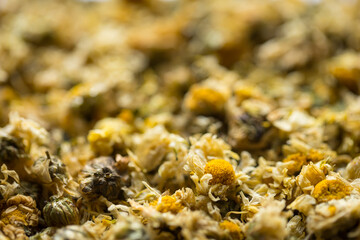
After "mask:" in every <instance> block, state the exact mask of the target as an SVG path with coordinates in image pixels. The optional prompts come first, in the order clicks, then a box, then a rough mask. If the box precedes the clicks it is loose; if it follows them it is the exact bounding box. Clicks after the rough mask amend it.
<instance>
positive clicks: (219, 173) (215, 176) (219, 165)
mask: <svg viewBox="0 0 360 240" xmlns="http://www.w3.org/2000/svg"><path fill="white" fill-rule="evenodd" d="M207 173H208V174H211V175H212V179H211V180H210V184H211V185H214V184H218V183H220V184H224V185H231V184H232V183H234V181H235V171H234V169H233V166H232V165H231V164H230V163H229V162H227V161H226V160H224V159H214V160H211V161H210V162H208V163H207V164H206V166H205V174H207Z"/></svg>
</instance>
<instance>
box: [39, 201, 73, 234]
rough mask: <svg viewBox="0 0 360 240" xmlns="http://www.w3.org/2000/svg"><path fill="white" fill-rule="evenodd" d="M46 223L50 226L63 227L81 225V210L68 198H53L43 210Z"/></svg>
mask: <svg viewBox="0 0 360 240" xmlns="http://www.w3.org/2000/svg"><path fill="white" fill-rule="evenodd" d="M43 214H44V219H45V222H46V224H47V225H48V226H54V227H62V226H65V225H72V224H79V221H80V216H79V210H78V209H77V207H76V206H75V204H74V203H73V202H72V201H71V200H70V199H69V198H66V197H60V198H56V197H51V198H50V202H48V203H47V204H46V205H45V207H44V208H43Z"/></svg>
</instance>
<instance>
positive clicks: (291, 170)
mask: <svg viewBox="0 0 360 240" xmlns="http://www.w3.org/2000/svg"><path fill="white" fill-rule="evenodd" d="M306 161H307V158H306V155H305V154H303V153H294V154H290V155H289V156H287V157H286V158H285V159H284V160H283V162H285V163H286V162H291V163H290V164H288V165H287V169H288V174H289V175H293V174H295V173H297V172H299V171H300V170H301V168H302V166H303V165H304V164H306Z"/></svg>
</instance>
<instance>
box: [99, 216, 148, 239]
mask: <svg viewBox="0 0 360 240" xmlns="http://www.w3.org/2000/svg"><path fill="white" fill-rule="evenodd" d="M103 239H109V240H116V239H129V240H149V239H150V234H149V233H148V232H147V230H146V228H145V227H144V225H142V224H141V223H140V221H138V220H137V219H136V218H134V217H128V216H127V217H121V218H119V219H117V221H116V223H115V224H113V225H111V226H110V229H109V230H108V231H107V232H105V234H104V237H103Z"/></svg>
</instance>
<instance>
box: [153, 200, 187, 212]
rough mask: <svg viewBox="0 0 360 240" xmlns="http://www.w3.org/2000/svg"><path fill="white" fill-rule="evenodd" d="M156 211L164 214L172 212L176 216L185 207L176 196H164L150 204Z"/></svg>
mask: <svg viewBox="0 0 360 240" xmlns="http://www.w3.org/2000/svg"><path fill="white" fill-rule="evenodd" d="M150 205H151V206H154V207H156V210H157V211H159V212H162V213H165V212H171V213H173V214H176V213H178V212H180V211H181V210H183V208H184V206H183V205H182V204H181V203H180V202H179V200H177V199H176V198H175V197H174V196H162V197H160V198H159V199H157V200H154V201H153V202H151V203H150Z"/></svg>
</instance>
